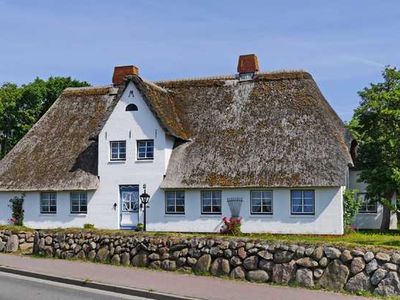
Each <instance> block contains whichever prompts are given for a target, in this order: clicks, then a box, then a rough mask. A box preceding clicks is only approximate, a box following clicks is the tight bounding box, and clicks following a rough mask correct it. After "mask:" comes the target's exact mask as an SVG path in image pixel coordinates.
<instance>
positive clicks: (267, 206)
mask: <svg viewBox="0 0 400 300" xmlns="http://www.w3.org/2000/svg"><path fill="white" fill-rule="evenodd" d="M250 206H251V213H252V214H269V215H271V214H272V191H251V192H250Z"/></svg>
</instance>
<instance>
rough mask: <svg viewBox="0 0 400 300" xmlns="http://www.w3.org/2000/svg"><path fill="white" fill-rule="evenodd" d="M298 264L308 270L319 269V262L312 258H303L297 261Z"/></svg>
mask: <svg viewBox="0 0 400 300" xmlns="http://www.w3.org/2000/svg"><path fill="white" fill-rule="evenodd" d="M296 264H297V265H299V266H302V267H306V268H316V267H318V262H316V261H315V260H313V259H311V258H310V257H303V258H300V259H298V260H296Z"/></svg>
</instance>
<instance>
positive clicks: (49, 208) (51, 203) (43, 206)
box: [40, 192, 57, 214]
mask: <svg viewBox="0 0 400 300" xmlns="http://www.w3.org/2000/svg"><path fill="white" fill-rule="evenodd" d="M40 213H41V214H56V213H57V193H54V192H45V193H41V194H40Z"/></svg>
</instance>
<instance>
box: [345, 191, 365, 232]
mask: <svg viewBox="0 0 400 300" xmlns="http://www.w3.org/2000/svg"><path fill="white" fill-rule="evenodd" d="M357 194H358V190H356V189H346V190H345V191H344V192H343V224H344V228H345V230H346V231H348V230H350V229H351V224H352V223H353V221H354V217H355V216H356V215H357V213H358V211H359V209H360V207H361V201H360V200H359V199H358V197H357Z"/></svg>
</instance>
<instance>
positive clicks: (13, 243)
mask: <svg viewBox="0 0 400 300" xmlns="http://www.w3.org/2000/svg"><path fill="white" fill-rule="evenodd" d="M18 245H19V240H18V235H16V234H12V235H11V236H9V237H8V240H7V243H6V252H9V253H10V252H17V251H18Z"/></svg>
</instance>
